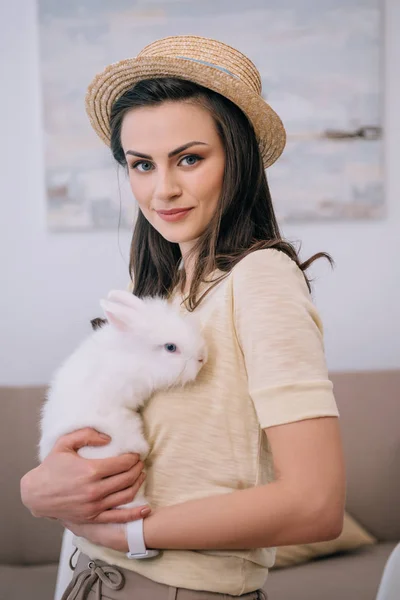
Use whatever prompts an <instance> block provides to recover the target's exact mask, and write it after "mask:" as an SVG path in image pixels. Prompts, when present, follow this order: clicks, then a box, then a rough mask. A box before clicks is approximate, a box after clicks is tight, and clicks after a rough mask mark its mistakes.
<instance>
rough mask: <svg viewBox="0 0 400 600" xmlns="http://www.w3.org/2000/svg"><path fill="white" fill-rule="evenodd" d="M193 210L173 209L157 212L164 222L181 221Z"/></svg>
mask: <svg viewBox="0 0 400 600" xmlns="http://www.w3.org/2000/svg"><path fill="white" fill-rule="evenodd" d="M191 210H192V208H173V209H172V210H157V211H156V212H157V214H158V216H159V217H160V218H161V219H163V221H180V220H181V219H184V218H185V217H186V215H187V214H188V213H189V212H190V211H191Z"/></svg>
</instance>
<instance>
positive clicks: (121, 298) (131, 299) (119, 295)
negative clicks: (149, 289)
mask: <svg viewBox="0 0 400 600" xmlns="http://www.w3.org/2000/svg"><path fill="white" fill-rule="evenodd" d="M107 300H111V301H112V302H118V303H120V304H124V305H125V306H129V307H130V308H135V309H136V310H140V309H141V308H143V306H144V302H143V300H141V299H140V298H138V297H137V296H134V295H133V294H131V293H130V292H127V291H125V290H111V292H109V293H108V296H107Z"/></svg>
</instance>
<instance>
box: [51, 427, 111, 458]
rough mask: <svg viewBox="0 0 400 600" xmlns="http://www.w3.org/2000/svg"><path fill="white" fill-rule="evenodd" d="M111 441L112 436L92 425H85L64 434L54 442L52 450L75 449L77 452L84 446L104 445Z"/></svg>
mask: <svg viewBox="0 0 400 600" xmlns="http://www.w3.org/2000/svg"><path fill="white" fill-rule="evenodd" d="M110 441H111V438H110V436H108V435H106V434H103V433H100V432H98V431H96V430H95V429H92V428H91V427H84V428H83V429H78V430H77V431H73V432H72V433H67V434H66V435H62V436H61V437H60V438H59V439H58V440H57V441H56V443H55V444H54V447H53V450H52V452H54V451H56V452H61V451H65V450H73V451H74V452H76V451H77V450H79V449H80V448H83V446H104V445H105V444H108V443H109V442H110Z"/></svg>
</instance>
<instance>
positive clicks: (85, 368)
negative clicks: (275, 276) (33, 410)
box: [39, 290, 207, 508]
mask: <svg viewBox="0 0 400 600" xmlns="http://www.w3.org/2000/svg"><path fill="white" fill-rule="evenodd" d="M100 304H101V306H102V307H103V309H104V313H105V315H106V317H107V320H108V324H106V325H103V326H102V327H101V328H99V329H96V330H95V331H93V332H92V333H91V334H90V335H89V336H88V337H87V338H86V339H85V340H84V341H83V342H82V343H81V344H80V345H79V346H78V348H77V349H76V350H75V351H74V352H73V354H72V355H71V356H70V357H69V358H67V359H66V360H65V362H64V363H63V364H62V365H61V366H60V368H59V369H58V370H57V371H56V372H55V374H54V376H53V378H52V381H51V382H50V385H49V389H48V392H47V397H46V400H45V402H44V404H43V406H42V410H41V423H40V426H41V439H40V442H39V460H40V461H42V460H44V458H45V457H46V456H47V455H48V453H49V452H50V451H51V449H52V448H53V446H54V444H55V442H56V441H57V439H58V438H59V437H60V436H62V435H64V434H66V433H70V432H72V431H75V430H77V429H81V428H83V427H93V428H94V429H96V430H97V431H99V432H103V433H106V434H108V435H109V436H111V442H110V443H109V444H107V445H105V446H99V447H95V446H85V447H84V448H81V449H80V450H78V454H79V455H81V456H83V457H85V458H107V457H111V456H117V455H119V454H122V453H125V452H137V453H140V455H141V458H142V459H143V460H144V459H145V458H146V456H147V454H148V451H149V446H148V443H147V441H146V440H145V437H144V435H143V428H142V418H141V416H140V414H139V413H138V412H137V411H138V409H139V408H141V407H142V406H143V405H144V403H145V402H146V400H148V399H149V397H150V396H151V395H152V393H153V392H155V391H157V390H160V389H164V388H168V387H170V386H175V385H184V384H186V383H187V382H189V381H193V380H194V379H195V378H196V376H197V374H198V372H199V370H200V369H201V367H202V365H203V364H204V362H205V361H206V359H207V356H206V348H205V343H204V340H203V337H202V335H201V332H200V327H199V326H198V325H196V323H195V321H194V318H193V315H191V314H187V313H186V315H182V314H180V313H179V312H178V310H177V309H176V308H174V307H173V306H171V305H170V304H168V303H167V301H166V300H163V299H160V298H144V299H139V298H137V297H136V296H133V295H132V294H131V293H129V292H125V291H121V290H115V291H112V292H110V293H109V295H108V299H107V300H102V301H101V302H100ZM166 344H175V345H176V346H177V352H174V353H171V352H168V351H167V349H166V348H165V345H166ZM201 361H202V362H201ZM142 489H143V486H142V488H141V490H139V493H138V494H137V495H136V498H135V500H134V501H133V502H131V503H129V504H126V505H124V508H125V507H128V506H129V507H131V506H139V505H142V504H146V503H147V502H146V499H145V496H144V493H143V492H142Z"/></svg>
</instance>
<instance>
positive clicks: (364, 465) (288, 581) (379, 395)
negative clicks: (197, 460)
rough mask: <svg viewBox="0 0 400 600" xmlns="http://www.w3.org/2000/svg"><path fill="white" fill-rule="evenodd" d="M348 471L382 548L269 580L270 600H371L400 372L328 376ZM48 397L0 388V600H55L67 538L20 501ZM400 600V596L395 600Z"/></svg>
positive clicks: (392, 478) (395, 510)
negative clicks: (62, 548)
mask: <svg viewBox="0 0 400 600" xmlns="http://www.w3.org/2000/svg"><path fill="white" fill-rule="evenodd" d="M332 380H333V382H334V387H335V395H336V399H337V402H338V405H339V410H340V413H341V426H342V433H343V440H344V449H345V456H346V464H347V479H348V497H347V507H346V508H347V510H348V511H349V513H350V514H351V515H352V516H353V517H354V518H355V519H356V520H357V521H358V522H359V523H360V524H361V525H363V526H364V527H365V528H366V529H367V531H369V532H370V533H371V534H372V535H374V536H375V537H376V538H377V539H378V543H377V544H374V545H370V546H368V547H365V548H363V549H359V550H357V551H352V552H348V553H345V554H341V555H335V556H331V557H328V558H320V559H318V560H313V561H311V562H308V563H307V564H303V565H300V566H295V567H288V568H284V569H278V570H272V571H271V572H270V575H269V577H268V581H267V584H266V588H265V589H266V591H267V593H268V597H269V600H292V599H293V600H294V599H296V600H375V598H376V593H377V590H378V586H379V582H380V579H381V576H382V572H383V568H384V565H385V563H386V560H387V558H388V556H389V554H390V552H391V550H392V549H393V548H394V546H395V545H396V542H398V541H399V540H400V510H399V507H400V477H399V474H400V371H399V372H377V373H372V372H363V373H342V374H332ZM43 392H44V388H41V387H32V388H29V387H25V388H5V387H3V388H0V417H1V419H0V423H1V431H0V443H1V447H0V476H1V483H2V493H1V497H0V498H1V499H0V531H1V533H2V535H1V541H0V599H1V600H25V598H30V600H52V598H53V594H54V588H55V582H56V573H57V561H58V556H59V551H60V545H61V536H62V529H61V527H60V526H59V525H58V524H57V522H55V521H51V520H48V519H35V518H33V517H32V516H31V514H30V513H29V511H27V510H26V509H25V507H24V506H23V505H22V503H21V500H20V494H19V482H20V478H21V477H22V475H23V474H24V473H25V472H27V471H28V470H29V469H31V468H33V467H34V466H36V464H37V463H36V444H37V439H38V430H37V423H38V409H39V405H40V403H41V401H42V398H43ZM399 597H400V596H399Z"/></svg>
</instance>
